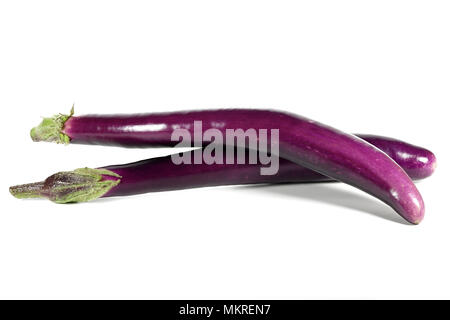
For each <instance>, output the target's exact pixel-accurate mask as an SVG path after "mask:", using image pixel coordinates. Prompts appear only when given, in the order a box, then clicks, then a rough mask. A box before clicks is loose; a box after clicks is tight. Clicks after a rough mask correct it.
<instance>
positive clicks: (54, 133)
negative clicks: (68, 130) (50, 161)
mask: <svg viewBox="0 0 450 320" xmlns="http://www.w3.org/2000/svg"><path fill="white" fill-rule="evenodd" d="M73 113H74V106H72V109H70V114H68V115H67V114H62V113H60V114H57V115H54V116H53V117H51V118H44V119H43V120H42V122H41V123H40V124H39V125H38V126H37V127H34V128H33V129H31V131H30V136H31V139H32V140H33V141H36V142H37V141H47V142H56V143H62V144H68V143H69V142H70V138H69V136H68V135H66V134H64V133H63V131H62V130H63V128H64V124H65V123H66V121H67V120H69V118H70V117H72V115H73Z"/></svg>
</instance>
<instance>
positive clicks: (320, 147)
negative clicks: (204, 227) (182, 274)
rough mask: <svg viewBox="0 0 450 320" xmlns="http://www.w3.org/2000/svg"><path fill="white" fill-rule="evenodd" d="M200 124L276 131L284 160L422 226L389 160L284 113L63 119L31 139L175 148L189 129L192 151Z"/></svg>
mask: <svg viewBox="0 0 450 320" xmlns="http://www.w3.org/2000/svg"><path fill="white" fill-rule="evenodd" d="M196 121H197V122H200V123H201V124H202V127H201V130H202V133H203V132H205V131H206V130H209V129H215V130H218V131H219V132H220V133H222V134H223V136H226V131H227V130H238V129H240V130H243V131H244V132H247V130H267V131H270V132H272V130H276V132H278V133H279V137H278V138H279V142H278V147H279V156H280V157H282V158H285V159H287V160H290V161H292V162H294V163H296V164H299V165H301V166H303V167H306V168H308V169H310V170H313V171H316V172H318V173H321V174H322V175H325V176H328V177H330V178H333V179H335V180H338V181H342V182H344V183H347V184H349V185H352V186H354V187H356V188H359V189H361V190H363V191H365V192H367V193H369V194H371V195H373V196H375V197H376V198H378V199H380V200H382V201H383V202H385V203H386V204H388V205H389V206H391V207H392V208H393V209H394V210H395V211H396V212H397V213H398V214H400V215H401V216H402V217H403V218H404V219H406V220H407V221H409V222H410V223H413V224H418V223H419V222H420V221H421V220H422V219H423V215H424V212H425V207H424V203H423V200H422V197H421V195H420V193H419V191H418V190H417V188H416V186H415V185H414V183H413V182H412V181H411V179H410V178H409V177H408V176H407V174H406V173H405V171H404V170H403V169H402V168H401V167H400V166H399V165H398V164H397V163H395V162H394V160H392V159H391V158H390V157H389V156H388V155H387V154H385V153H384V152H382V151H381V150H379V149H378V148H376V147H375V146H373V145H372V144H370V143H368V142H366V141H364V140H362V139H360V138H358V137H356V136H354V135H350V134H346V133H344V132H341V131H339V130H336V129H334V128H332V127H329V126H326V125H323V124H321V123H318V122H315V121H313V120H310V119H307V118H304V117H301V116H297V115H293V114H289V113H285V112H279V111H271V110H254V109H224V110H207V111H189V112H172V113H154V114H135V115H87V116H81V117H74V116H73V115H72V114H71V115H68V116H64V115H59V116H57V117H54V118H49V119H44V120H43V122H42V123H41V125H40V126H38V127H36V128H34V129H33V130H32V131H31V136H32V138H33V140H35V141H42V140H44V141H55V142H62V143H68V142H69V141H70V142H71V143H87V144H105V145H119V146H126V147H142V146H157V145H162V146H168V145H169V146H173V145H175V144H177V142H174V141H173V140H172V134H173V132H174V130H176V129H185V130H186V131H187V132H189V133H190V134H191V136H193V137H194V138H193V141H192V142H193V143H194V146H198V145H201V144H202V141H199V140H198V139H199V138H198V137H196V134H195V132H194V128H195V122H196ZM200 139H201V137H200ZM269 140H270V139H269ZM193 167H194V166H193ZM107 177H112V178H111V179H110V180H107V181H110V182H111V181H113V180H114V182H117V181H119V180H115V178H116V177H113V176H107ZM97 178H98V175H96V179H97ZM100 180H101V181H102V178H100ZM119 185H120V184H119Z"/></svg>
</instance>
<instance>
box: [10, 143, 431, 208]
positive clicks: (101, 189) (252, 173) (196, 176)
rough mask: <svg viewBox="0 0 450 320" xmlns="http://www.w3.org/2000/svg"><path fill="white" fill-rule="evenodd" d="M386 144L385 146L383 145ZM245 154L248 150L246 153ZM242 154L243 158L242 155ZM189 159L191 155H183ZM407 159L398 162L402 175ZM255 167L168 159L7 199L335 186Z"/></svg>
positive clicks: (297, 172) (305, 173)
mask: <svg viewBox="0 0 450 320" xmlns="http://www.w3.org/2000/svg"><path fill="white" fill-rule="evenodd" d="M374 137H376V138H377V139H379V140H380V141H386V145H387V146H390V147H389V151H390V152H391V153H393V154H395V153H400V154H402V153H404V152H408V154H410V155H419V154H421V155H425V156H426V157H428V159H429V161H430V162H434V159H435V158H434V155H433V154H432V153H431V152H427V150H425V149H423V148H420V147H415V146H412V145H410V144H407V143H405V142H401V141H398V140H392V139H391V140H392V141H389V140H387V138H381V137H377V136H374ZM388 141H389V142H388ZM246 152H247V154H248V150H246ZM247 154H246V155H247ZM183 155H184V156H187V157H190V158H191V159H193V158H194V151H188V152H184V153H183ZM408 159H409V158H406V157H404V158H400V160H399V161H400V162H399V164H400V165H402V166H403V165H405V166H406V168H405V170H406V172H408V170H409V169H408V167H409V165H410V163H409V162H408ZM261 166H262V165H261V164H237V163H236V161H235V162H234V164H213V165H208V164H200V165H190V164H180V165H176V164H174V162H173V161H172V157H171V156H166V157H159V158H152V159H148V160H143V161H138V162H133V163H128V164H122V165H111V166H106V167H102V168H98V169H88V168H84V169H77V170H75V171H72V172H60V173H57V174H54V175H52V176H50V177H49V178H47V179H46V180H45V181H42V182H38V183H31V184H27V185H20V186H15V187H11V188H10V191H11V193H12V194H13V195H14V196H16V197H18V198H30V197H46V198H49V199H51V200H53V201H55V202H58V203H67V202H80V201H88V200H93V199H96V198H98V197H114V196H127V195H135V194H141V193H147V192H159V191H171V190H180V189H188V188H199V187H212V186H222V185H243V184H258V183H305V182H330V181H335V180H332V179H330V178H329V177H327V176H324V175H321V174H320V173H318V172H315V171H312V170H309V169H307V168H304V167H302V166H299V165H298V164H296V163H294V162H291V161H289V160H286V159H282V158H281V159H280V162H279V170H278V172H277V173H276V174H275V175H261V174H260V168H261ZM422 170H423V172H422V171H420V170H418V169H417V168H414V169H413V170H412V171H411V172H412V174H414V175H416V178H423V177H424V176H425V175H427V174H428V173H429V169H428V167H423V169H422Z"/></svg>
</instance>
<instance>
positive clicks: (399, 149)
mask: <svg viewBox="0 0 450 320" xmlns="http://www.w3.org/2000/svg"><path fill="white" fill-rule="evenodd" d="M357 136H358V137H360V138H361V139H364V140H366V141H367V142H369V143H370V144H372V145H374V146H375V147H377V148H378V149H380V150H382V151H384V152H385V153H386V154H387V155H389V157H391V158H392V159H393V160H394V161H395V162H396V163H397V164H399V165H400V166H401V167H402V168H403V170H405V171H406V173H407V174H408V176H409V177H410V178H411V179H413V180H419V179H424V178H427V177H429V176H431V175H432V174H433V172H434V170H435V169H436V156H435V155H434V154H433V153H432V152H431V151H429V150H427V149H425V148H422V147H419V146H415V145H412V144H409V143H406V142H404V141H401V140H397V139H393V138H389V137H383V136H377V135H370V134H357Z"/></svg>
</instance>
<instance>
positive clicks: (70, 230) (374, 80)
mask: <svg viewBox="0 0 450 320" xmlns="http://www.w3.org/2000/svg"><path fill="white" fill-rule="evenodd" d="M449 17H450V4H449V2H448V1H392V0H389V1H304V2H301V1H272V2H271V1H243V0H240V1H220V2H219V1H211V0H208V1H158V2H156V1H155V2H150V1H80V0H78V1H2V2H1V4H0V106H1V112H2V121H1V125H0V130H1V132H0V136H1V142H2V150H3V153H2V156H1V179H0V183H1V190H2V192H1V193H0V197H1V213H0V298H43V299H47V298H63V299H64V298H88V299H89V298H137V299H141V298H142V299H147V298H161V299H162V298H180V299H185V298H193V299H196V298H208V299H215V298H236V299H239V298H264V299H266V298H267V299H272V298H274V299H277V298H450V289H449V288H450V271H449V270H450V255H449V246H450V212H449V207H448V205H447V203H446V201H447V200H448V199H449V194H448V178H449V175H448V168H447V164H448V163H449V143H448V139H447V138H448V121H449V120H448V115H447V114H446V113H445V110H446V109H448V107H449V106H450V94H449V93H450V91H449V89H450V19H449ZM73 102H75V107H76V109H75V111H76V114H85V113H125V112H127V113H131V112H133V113H136V112H158V111H167V110H180V109H194V108H199V109H208V108H221V107H258V108H278V109H285V110H288V111H292V112H295V113H298V114H301V115H304V116H307V117H310V118H312V119H315V120H318V121H321V122H324V123H327V124H330V125H332V126H335V127H337V128H339V129H342V130H345V131H348V132H359V133H374V134H382V135H388V136H392V137H397V138H400V139H403V140H406V141H408V142H412V143H415V144H418V145H421V146H425V147H427V148H429V149H430V150H432V151H434V152H435V154H436V156H437V158H438V168H437V171H436V173H435V175H434V176H432V177H431V178H429V179H427V180H425V181H422V182H420V183H419V184H418V188H419V190H420V191H421V193H422V195H423V197H424V200H425V203H426V207H427V210H426V211H427V212H426V217H425V219H424V221H423V223H422V224H421V225H419V226H411V225H407V224H404V223H403V222H402V220H401V219H400V218H398V217H397V215H396V214H395V212H393V211H392V210H391V209H390V208H389V207H387V206H386V205H385V204H383V203H381V202H379V201H378V200H376V199H374V198H372V197H370V196H368V195H366V194H364V193H362V192H360V191H358V190H356V189H354V188H351V187H349V186H345V185H343V184H333V185H329V184H327V185H293V186H292V185H287V186H271V187H220V188H205V189H195V190H185V191H174V192H166V193H153V194H146V195H141V196H133V197H128V198H115V199H106V200H99V201H94V202H91V203H83V204H75V205H56V204H53V203H51V202H49V201H46V200H29V201H25V200H18V199H15V198H13V197H12V196H11V195H10V194H9V193H8V187H9V186H10V185H13V184H19V183H26V182H32V181H38V180H41V179H43V178H45V177H47V176H48V175H50V174H51V173H54V172H57V171H62V170H72V169H75V168H78V167H84V166H89V167H98V166H103V165H108V164H118V163H125V162H130V161H135V160H139V159H143V158H148V157H153V156H157V155H161V154H169V153H170V149H157V150H152V149H134V150H124V149H119V148H113V147H95V146H81V145H70V146H66V147H64V146H61V145H56V144H48V143H33V142H32V141H31V139H30V138H29V129H30V128H31V127H33V126H34V125H36V124H37V123H38V122H39V121H40V117H41V116H50V115H52V114H55V113H58V112H64V113H65V112H68V111H69V109H70V106H71V104H72V103H73ZM249 121H251V119H249Z"/></svg>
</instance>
